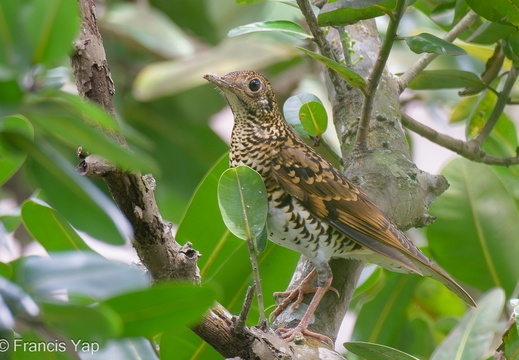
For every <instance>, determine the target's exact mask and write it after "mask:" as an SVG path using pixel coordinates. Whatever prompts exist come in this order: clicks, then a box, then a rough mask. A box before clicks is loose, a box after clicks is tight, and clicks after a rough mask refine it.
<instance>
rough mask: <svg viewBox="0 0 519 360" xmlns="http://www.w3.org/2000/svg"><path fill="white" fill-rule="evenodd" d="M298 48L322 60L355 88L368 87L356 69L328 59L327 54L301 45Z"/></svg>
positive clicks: (362, 88)
mask: <svg viewBox="0 0 519 360" xmlns="http://www.w3.org/2000/svg"><path fill="white" fill-rule="evenodd" d="M298 49H299V50H301V51H303V52H304V53H306V54H308V55H310V56H311V57H313V58H314V59H316V60H318V61H320V62H321V63H323V64H324V65H326V66H328V67H329V68H330V69H332V70H333V71H335V72H336V73H338V74H339V75H341V76H342V77H343V78H344V80H346V82H347V83H348V84H350V85H351V86H353V87H354V88H356V89H361V90H364V89H365V88H366V81H365V80H364V79H363V78H362V76H360V75H359V74H357V73H356V72H355V71H353V70H350V69H348V68H347V67H346V66H344V65H341V64H339V63H338V62H336V61H333V60H331V59H328V58H327V57H326V56H322V55H319V54H316V53H314V52H312V51H310V50H306V49H304V48H301V47H298Z"/></svg>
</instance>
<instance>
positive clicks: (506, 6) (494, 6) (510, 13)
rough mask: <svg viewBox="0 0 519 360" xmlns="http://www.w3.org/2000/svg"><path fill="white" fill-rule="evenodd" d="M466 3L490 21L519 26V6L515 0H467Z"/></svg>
mask: <svg viewBox="0 0 519 360" xmlns="http://www.w3.org/2000/svg"><path fill="white" fill-rule="evenodd" d="M467 4H469V6H470V7H471V8H472V10H474V11H475V12H476V13H478V14H479V15H481V16H482V17H484V18H486V19H488V20H490V21H494V22H497V23H502V24H510V25H514V26H516V27H517V26H519V6H518V4H517V2H515V1H507V0H493V1H479V0H467Z"/></svg>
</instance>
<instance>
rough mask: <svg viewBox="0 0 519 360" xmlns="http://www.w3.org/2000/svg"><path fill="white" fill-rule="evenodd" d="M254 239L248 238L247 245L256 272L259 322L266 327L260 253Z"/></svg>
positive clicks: (255, 281) (253, 270)
mask: <svg viewBox="0 0 519 360" xmlns="http://www.w3.org/2000/svg"><path fill="white" fill-rule="evenodd" d="M253 241H254V239H251V238H249V239H247V245H248V248H249V255H250V262H251V264H252V272H253V274H254V284H255V286H256V293H257V294H258V311H259V323H260V327H261V328H264V327H265V326H266V324H267V319H266V318H265V305H264V304H263V291H262V289H261V277H260V274H259V268H258V254H257V253H256V251H255V250H254V244H253Z"/></svg>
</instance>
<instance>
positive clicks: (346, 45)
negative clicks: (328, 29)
mask: <svg viewBox="0 0 519 360" xmlns="http://www.w3.org/2000/svg"><path fill="white" fill-rule="evenodd" d="M337 31H338V32H339V38H340V39H341V45H342V52H343V54H344V63H345V64H346V66H347V67H350V66H351V52H350V50H351V38H350V34H348V32H347V31H346V27H345V26H337Z"/></svg>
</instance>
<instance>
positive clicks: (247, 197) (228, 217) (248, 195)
mask: <svg viewBox="0 0 519 360" xmlns="http://www.w3.org/2000/svg"><path fill="white" fill-rule="evenodd" d="M218 204H219V206H220V211H221V212H222V217H223V221H224V222H225V225H226V226H227V227H228V228H229V230H230V231H231V232H232V233H233V234H234V235H236V236H237V237H239V238H240V239H242V240H253V239H255V238H256V237H258V236H259V235H260V234H261V232H262V231H263V228H264V227H265V221H266V219H267V207H268V204H267V190H266V189H265V184H264V183H263V179H262V178H261V175H260V174H258V173H257V172H256V171H254V170H253V169H251V168H250V167H248V166H238V167H236V168H232V169H227V170H226V171H225V172H224V173H223V174H222V176H221V177H220V181H219V183H218Z"/></svg>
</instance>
